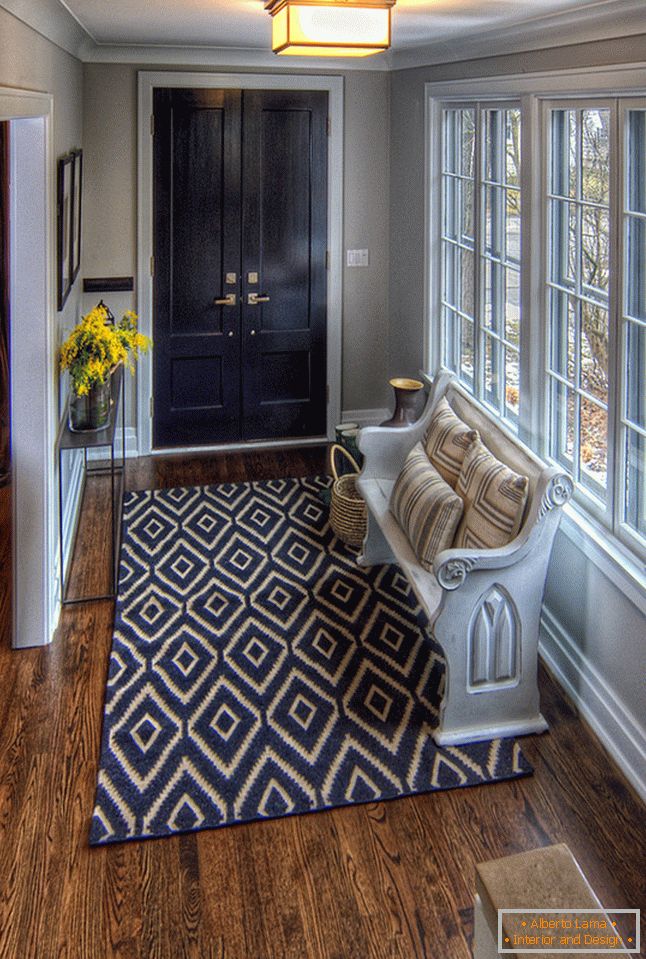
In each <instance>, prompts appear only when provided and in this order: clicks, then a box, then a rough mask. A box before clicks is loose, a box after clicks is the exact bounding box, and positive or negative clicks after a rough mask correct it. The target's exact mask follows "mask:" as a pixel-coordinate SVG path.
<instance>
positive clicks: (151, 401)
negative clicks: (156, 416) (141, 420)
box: [149, 396, 153, 419]
mask: <svg viewBox="0 0 646 959" xmlns="http://www.w3.org/2000/svg"><path fill="white" fill-rule="evenodd" d="M149 416H150V418H151V419H152V418H153V398H152V396H151V397H150V413H149Z"/></svg>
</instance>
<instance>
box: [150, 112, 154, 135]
mask: <svg viewBox="0 0 646 959" xmlns="http://www.w3.org/2000/svg"><path fill="white" fill-rule="evenodd" d="M150 135H151V137H154V136H155V114H154V113H151V114H150Z"/></svg>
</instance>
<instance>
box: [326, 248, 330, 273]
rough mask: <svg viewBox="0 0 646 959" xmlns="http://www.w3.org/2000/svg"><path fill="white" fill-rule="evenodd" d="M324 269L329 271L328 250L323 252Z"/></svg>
mask: <svg viewBox="0 0 646 959" xmlns="http://www.w3.org/2000/svg"><path fill="white" fill-rule="evenodd" d="M325 269H326V270H329V269H330V251H329V250H326V251H325Z"/></svg>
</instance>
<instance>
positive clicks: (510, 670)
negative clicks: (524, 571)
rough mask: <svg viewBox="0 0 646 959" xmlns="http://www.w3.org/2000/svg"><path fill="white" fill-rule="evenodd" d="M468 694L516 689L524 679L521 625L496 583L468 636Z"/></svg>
mask: <svg viewBox="0 0 646 959" xmlns="http://www.w3.org/2000/svg"><path fill="white" fill-rule="evenodd" d="M468 642H469V645H468V657H469V658H468V663H469V680H468V689H469V692H483V691H484V690H486V689H491V688H492V687H499V686H513V685H515V684H516V683H517V682H518V681H519V679H520V675H521V662H520V658H521V655H520V650H521V645H520V644H521V625H520V617H519V615H518V610H517V608H516V604H515V603H514V601H513V599H512V598H511V596H510V595H509V593H508V592H507V590H506V589H505V588H504V587H503V586H500V585H499V584H498V583H495V584H494V585H493V586H492V587H491V588H490V589H489V590H487V592H486V593H485V594H484V596H483V597H482V599H481V600H480V602H479V603H478V605H477V606H476V608H475V610H474V611H473V616H472V617H471V623H470V626H469V635H468Z"/></svg>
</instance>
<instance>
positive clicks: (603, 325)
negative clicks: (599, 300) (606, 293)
mask: <svg viewBox="0 0 646 959" xmlns="http://www.w3.org/2000/svg"><path fill="white" fill-rule="evenodd" d="M581 386H582V387H583V389H584V390H586V391H587V392H588V393H591V394H592V395H593V396H596V397H597V399H599V400H602V401H603V402H604V403H607V402H608V310H607V309H606V308H605V307H602V306H596V305H595V304H593V303H589V302H587V301H585V300H584V301H583V302H582V303H581Z"/></svg>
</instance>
